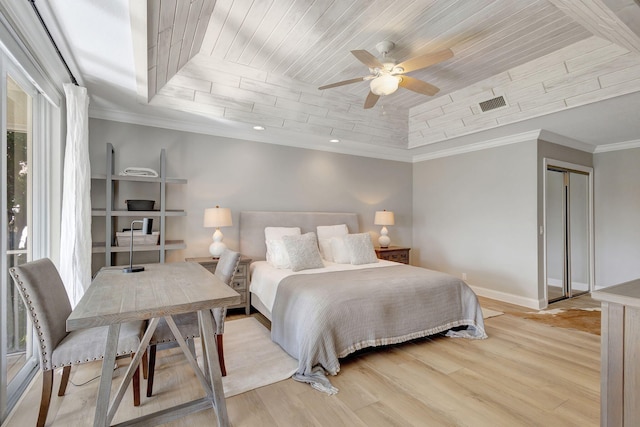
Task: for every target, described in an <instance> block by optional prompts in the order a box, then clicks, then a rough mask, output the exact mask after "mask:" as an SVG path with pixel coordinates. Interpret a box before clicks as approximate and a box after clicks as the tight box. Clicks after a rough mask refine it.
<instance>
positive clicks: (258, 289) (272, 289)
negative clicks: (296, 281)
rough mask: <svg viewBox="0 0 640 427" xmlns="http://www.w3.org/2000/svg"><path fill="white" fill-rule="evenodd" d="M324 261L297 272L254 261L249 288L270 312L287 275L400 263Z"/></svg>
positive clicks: (359, 268) (387, 265) (384, 261)
mask: <svg viewBox="0 0 640 427" xmlns="http://www.w3.org/2000/svg"><path fill="white" fill-rule="evenodd" d="M322 262H323V263H324V268H313V269H309V270H302V271H297V272H293V271H292V270H291V269H284V268H275V267H273V266H271V265H270V264H269V263H268V262H266V261H256V262H253V263H252V264H251V286H250V288H249V290H250V291H251V293H253V294H254V295H255V296H257V297H258V298H260V301H262V303H263V304H264V305H265V307H266V308H267V309H269V312H271V311H272V310H273V303H274V301H275V299H276V292H277V291H278V285H279V284H280V281H281V280H282V279H284V278H285V277H287V276H291V275H293V274H316V273H325V272H329V271H346V270H361V269H364V268H377V267H389V266H392V265H398V263H397V262H393V261H386V260H378V262H377V263H375V264H361V265H352V264H337V263H335V262H329V261H326V260H322Z"/></svg>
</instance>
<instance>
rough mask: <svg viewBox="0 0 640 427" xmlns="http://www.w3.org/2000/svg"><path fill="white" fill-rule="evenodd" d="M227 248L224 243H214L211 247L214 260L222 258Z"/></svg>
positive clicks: (210, 251) (210, 250)
mask: <svg viewBox="0 0 640 427" xmlns="http://www.w3.org/2000/svg"><path fill="white" fill-rule="evenodd" d="M226 248H227V245H225V244H224V243H222V242H213V243H212V244H211V245H209V253H210V254H211V256H212V257H214V258H220V256H221V255H222V252H224V250H225V249H226Z"/></svg>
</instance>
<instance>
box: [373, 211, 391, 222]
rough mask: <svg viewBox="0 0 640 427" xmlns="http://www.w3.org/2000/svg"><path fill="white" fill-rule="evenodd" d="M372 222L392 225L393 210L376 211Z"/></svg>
mask: <svg viewBox="0 0 640 427" xmlns="http://www.w3.org/2000/svg"><path fill="white" fill-rule="evenodd" d="M373 223H374V224H375V225H393V224H395V219H394V217H393V212H391V211H376V216H375V217H374V219H373Z"/></svg>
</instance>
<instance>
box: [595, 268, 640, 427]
mask: <svg viewBox="0 0 640 427" xmlns="http://www.w3.org/2000/svg"><path fill="white" fill-rule="evenodd" d="M591 296H592V297H593V298H594V299H597V300H599V301H601V302H602V333H601V335H602V347H601V362H600V363H601V365H600V366H601V368H600V425H601V426H602V427H631V426H638V425H640V406H639V405H638V396H640V279H638V280H633V281H631V282H627V283H623V284H621V285H617V286H611V287H609V288H604V289H602V290H600V291H597V292H593V293H592V294H591Z"/></svg>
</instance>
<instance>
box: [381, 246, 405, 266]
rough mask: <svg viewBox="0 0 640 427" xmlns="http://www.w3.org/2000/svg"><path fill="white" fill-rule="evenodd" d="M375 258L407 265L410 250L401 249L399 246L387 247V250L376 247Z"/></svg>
mask: <svg viewBox="0 0 640 427" xmlns="http://www.w3.org/2000/svg"><path fill="white" fill-rule="evenodd" d="M374 249H375V251H376V256H377V257H378V258H379V259H386V260H387V261H395V262H401V263H403V264H409V251H410V250H411V248H403V247H401V246H389V247H388V248H381V247H379V246H376V247H375V248H374Z"/></svg>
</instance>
